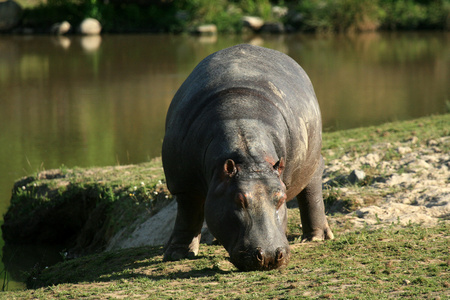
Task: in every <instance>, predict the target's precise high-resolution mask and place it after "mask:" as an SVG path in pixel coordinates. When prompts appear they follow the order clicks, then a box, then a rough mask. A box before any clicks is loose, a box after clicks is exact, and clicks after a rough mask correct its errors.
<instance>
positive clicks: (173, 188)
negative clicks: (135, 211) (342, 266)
mask: <svg viewBox="0 0 450 300" xmlns="http://www.w3.org/2000/svg"><path fill="white" fill-rule="evenodd" d="M321 132H322V128H321V117H320V110H319V106H318V103H317V100H316V97H315V94H314V90H313V87H312V84H311V82H310V80H309V78H308V77H307V75H306V73H305V72H304V71H303V69H302V68H301V67H300V66H299V65H298V64H297V63H296V62H295V61H294V60H292V59H291V58H289V57H288V56H286V55H284V54H282V53H280V52H277V51H274V50H270V49H266V48H262V47H256V46H250V45H238V46H234V47H231V48H227V49H224V50H222V51H219V52H216V53H214V54H212V55H210V56H208V57H207V58H205V59H204V60H203V61H202V62H201V63H200V64H199V65H198V66H197V67H196V68H195V69H194V71H193V72H192V73H191V75H190V76H189V77H188V78H187V79H186V81H185V82H184V83H183V84H182V86H181V87H180V89H179V90H178V92H177V93H176V95H175V96H174V99H173V100H172V103H171V105H170V107H169V111H168V114H167V119H166V134H165V137H164V142H163V149H162V159H163V166H164V172H165V174H166V180H167V185H168V188H169V190H170V192H171V193H172V194H173V195H175V197H176V200H177V203H178V211H177V218H176V221H175V227H174V230H173V232H172V235H171V237H170V240H169V242H168V244H167V245H166V248H165V254H164V259H165V260H178V259H181V258H185V257H192V256H195V255H197V253H198V250H199V241H200V230H201V227H202V224H203V220H206V223H207V225H208V228H209V230H210V231H211V233H212V234H213V235H214V236H215V237H216V238H217V240H218V241H219V242H220V243H221V244H222V245H223V246H224V247H225V248H226V249H227V251H228V253H229V254H230V259H231V261H232V262H233V264H234V265H236V267H238V268H239V269H241V270H270V269H275V268H279V267H283V266H285V265H286V264H287V263H288V261H289V255H290V252H289V244H288V241H287V239H286V224H287V209H286V201H288V200H291V199H293V198H294V197H296V196H297V200H298V202H299V207H300V213H301V218H302V226H303V239H304V240H305V241H306V240H323V239H332V238H333V233H332V232H331V230H330V228H329V226H328V223H327V220H326V217H325V213H324V205H323V199H322V190H321V188H322V172H323V160H322V157H321V154H320V148H321V143H322V140H321Z"/></svg>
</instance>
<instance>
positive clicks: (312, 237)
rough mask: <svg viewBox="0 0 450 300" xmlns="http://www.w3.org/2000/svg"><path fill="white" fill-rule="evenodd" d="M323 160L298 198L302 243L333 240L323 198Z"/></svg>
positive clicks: (321, 159)
mask: <svg viewBox="0 0 450 300" xmlns="http://www.w3.org/2000/svg"><path fill="white" fill-rule="evenodd" d="M322 173H323V158H322V156H321V157H320V163H319V167H318V168H317V170H316V172H315V173H314V176H313V178H312V179H311V181H310V183H309V184H308V185H307V186H306V188H305V189H304V190H303V191H302V192H301V193H300V194H299V195H298V196H297V201H298V205H299V208H300V216H301V218H302V227H303V235H302V241H303V242H304V241H322V240H329V239H333V238H334V235H333V232H332V231H331V229H330V227H329V226H328V222H327V219H326V216H325V207H324V204H323V196H322Z"/></svg>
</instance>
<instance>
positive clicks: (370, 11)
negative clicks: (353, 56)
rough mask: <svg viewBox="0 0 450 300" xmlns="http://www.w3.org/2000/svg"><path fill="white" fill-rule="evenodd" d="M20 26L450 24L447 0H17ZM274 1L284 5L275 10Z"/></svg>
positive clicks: (349, 27)
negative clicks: (245, 21) (249, 19)
mask: <svg viewBox="0 0 450 300" xmlns="http://www.w3.org/2000/svg"><path fill="white" fill-rule="evenodd" d="M19 3H21V4H22V5H23V6H24V7H25V11H24V19H23V24H22V25H23V26H31V27H37V28H48V27H49V26H51V25H52V24H54V23H56V22H61V21H63V20H67V21H69V22H70V23H71V24H79V23H80V22H81V20H82V19H83V18H86V17H93V18H97V19H98V20H99V21H100V22H101V23H102V25H103V27H104V30H105V31H108V32H128V31H133V32H139V31H153V32H183V31H190V30H192V29H193V28H194V27H195V26H197V25H201V24H215V25H216V26H217V28H218V30H219V31H220V32H241V31H242V29H243V27H242V21H241V19H242V17H243V16H246V15H253V16H258V17H261V18H262V19H263V20H265V21H272V22H282V23H284V24H285V25H286V26H287V28H290V29H292V30H301V31H317V32H347V31H367V30H376V29H391V30H392V29H408V30H412V29H441V30H442V29H446V30H448V29H449V28H450V17H449V16H450V1H448V0H430V1H423V0H303V1H293V0H274V1H269V0H245V1H236V0H219V1H208V0H180V1H156V0H155V1H148V2H146V1H138V0H128V1H119V0H115V1H114V0H113V1H110V2H109V1H108V4H105V2H104V1H100V0H48V1H46V2H36V1H32V0H19ZM275 6H279V7H280V6H281V7H286V8H288V9H289V10H288V12H287V13H277V12H275V10H274V9H273V8H274V7H275Z"/></svg>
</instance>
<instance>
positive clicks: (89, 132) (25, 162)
mask: <svg viewBox="0 0 450 300" xmlns="http://www.w3.org/2000/svg"><path fill="white" fill-rule="evenodd" d="M449 37H450V36H449V34H448V33H445V32H444V33H391V34H379V33H371V34H365V35H355V36H335V37H318V36H308V35H281V36H243V37H241V36H220V35H219V36H210V37H191V36H170V35H157V36H152V35H136V36H120V35H119V36H108V35H106V36H101V37H100V36H99V37H65V36H61V37H45V36H32V37H16V36H0V212H1V213H2V214H4V213H5V211H6V209H7V206H8V205H9V198H10V190H11V188H12V185H13V182H14V180H15V179H17V178H19V177H21V176H24V175H27V174H30V173H33V172H36V171H37V170H39V169H51V168H58V167H60V166H61V165H62V164H64V165H66V166H68V167H73V166H80V167H88V166H104V165H114V164H128V163H137V162H142V161H147V160H149V159H150V158H152V157H155V156H158V155H159V154H160V147H161V142H162V138H163V134H164V118H165V113H166V111H167V108H168V106H169V103H170V101H171V99H172V97H173V95H174V94H175V92H176V90H177V89H178V87H179V86H180V84H181V83H182V82H183V80H184V79H185V78H186V77H187V76H188V74H189V73H190V72H191V71H192V69H193V68H194V67H195V65H196V64H197V63H198V62H199V61H200V60H201V59H203V58H204V57H205V56H207V55H209V54H211V53H213V52H214V51H217V50H219V49H222V48H225V47H228V46H231V45H234V44H237V43H242V42H247V43H252V44H255V45H260V46H265V47H269V48H273V49H276V50H279V51H282V52H284V53H287V54H288V55H290V56H291V57H292V58H294V59H295V60H296V61H298V62H299V63H300V64H301V65H302V67H303V68H304V69H305V70H306V72H307V73H308V74H309V76H310V78H311V80H312V82H313V84H314V87H315V90H316V93H317V97H318V99H319V102H320V104H321V109H322V114H323V123H324V128H325V129H326V130H336V129H342V128H350V127H357V126H365V125H371V124H378V123H381V122H385V121H389V120H395V119H408V118H414V117H419V116H422V115H429V114H436V113H444V112H445V101H446V100H448V99H449V84H448V78H449V74H448V72H449V61H450V47H449ZM91 38H97V39H91Z"/></svg>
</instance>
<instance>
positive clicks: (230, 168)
mask: <svg viewBox="0 0 450 300" xmlns="http://www.w3.org/2000/svg"><path fill="white" fill-rule="evenodd" d="M223 169H224V171H225V174H227V175H228V176H230V177H233V176H234V175H236V173H237V168H236V164H235V163H234V161H233V160H232V159H227V160H226V161H225V164H224V165H223Z"/></svg>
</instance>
